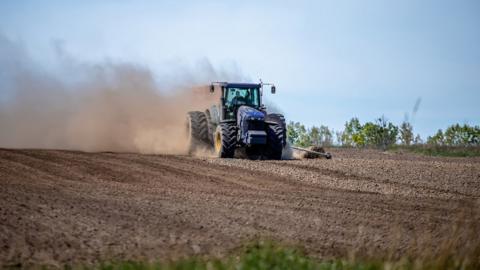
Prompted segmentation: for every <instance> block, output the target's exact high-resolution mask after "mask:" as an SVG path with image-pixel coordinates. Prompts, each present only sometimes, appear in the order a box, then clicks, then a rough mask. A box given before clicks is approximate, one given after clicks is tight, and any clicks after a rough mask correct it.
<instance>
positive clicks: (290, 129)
mask: <svg viewBox="0 0 480 270" xmlns="http://www.w3.org/2000/svg"><path fill="white" fill-rule="evenodd" d="M287 138H288V140H289V141H290V143H291V144H293V145H298V146H303V147H305V146H307V145H309V144H310V138H309V135H308V134H307V129H306V128H305V126H304V125H302V124H300V123H299V122H292V121H291V122H289V123H288V125H287Z"/></svg>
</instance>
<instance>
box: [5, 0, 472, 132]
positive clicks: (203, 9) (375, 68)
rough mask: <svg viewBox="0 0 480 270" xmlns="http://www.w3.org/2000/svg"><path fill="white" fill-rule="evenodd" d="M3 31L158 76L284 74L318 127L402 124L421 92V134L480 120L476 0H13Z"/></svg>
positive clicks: (293, 109)
mask: <svg viewBox="0 0 480 270" xmlns="http://www.w3.org/2000/svg"><path fill="white" fill-rule="evenodd" d="M0 33H1V34H3V35H4V36H6V37H7V38H9V39H11V40H15V41H17V42H20V43H21V44H23V46H24V47H25V48H26V50H28V52H29V53H30V55H31V56H32V57H33V58H35V59H36V60H38V61H39V62H42V63H45V65H46V66H48V65H49V62H50V61H52V57H53V51H54V50H52V47H53V46H54V44H58V43H61V44H62V47H63V48H64V49H65V51H67V52H68V53H69V54H70V55H71V56H72V57H74V58H76V59H81V60H82V61H89V62H96V61H104V60H105V59H111V60H112V61H128V62H134V63H138V64H141V65H145V66H147V67H149V68H151V69H152V70H153V71H154V72H155V73H156V74H165V73H166V72H167V73H168V72H176V71H178V70H181V68H182V67H183V68H192V67H196V66H197V67H198V66H200V67H201V66H202V65H198V63H202V61H210V63H211V64H212V65H213V67H215V68H216V69H220V70H221V69H228V70H232V69H233V70H239V71H240V72H241V73H242V74H243V75H244V76H245V77H247V78H250V79H251V80H252V81H257V80H258V78H262V79H263V80H264V81H269V82H274V83H276V85H277V95H275V96H270V95H269V96H267V98H268V99H270V100H272V101H273V102H274V103H275V104H276V105H277V106H278V107H280V108H281V109H282V110H283V112H284V113H285V115H286V117H287V118H288V119H289V120H294V121H300V122H303V123H305V124H307V125H320V124H325V125H328V126H329V127H333V128H335V129H341V128H342V126H343V124H344V122H345V121H346V120H348V119H350V118H351V117H353V116H356V117H359V118H360V120H361V121H362V122H365V121H372V120H374V119H375V118H377V117H379V116H381V115H385V116H386V117H387V119H389V120H391V121H393V122H395V123H396V124H399V123H400V122H401V121H402V120H403V119H404V116H405V113H411V111H412V108H413V106H414V104H415V102H416V100H417V99H418V98H421V104H420V108H419V110H418V113H417V114H416V116H415V119H414V123H413V124H414V128H415V132H418V133H420V134H421V135H422V137H424V136H425V135H427V134H432V133H433V132H434V131H435V130H437V129H438V128H445V127H446V126H447V125H449V124H452V123H457V122H459V123H468V124H473V125H478V124H480V105H479V104H480V1H477V0H471V1H467V0H456V1H454V0H452V1H443V0H422V1H418V0H402V1H385V0H378V1H374V0H371V1H355V0H352V1H341V0H340V1H249V0H243V1H48V0H45V1H14V0H11V1H8V0H6V1H1V2H0ZM0 64H1V63H0ZM172 67H174V68H172Z"/></svg>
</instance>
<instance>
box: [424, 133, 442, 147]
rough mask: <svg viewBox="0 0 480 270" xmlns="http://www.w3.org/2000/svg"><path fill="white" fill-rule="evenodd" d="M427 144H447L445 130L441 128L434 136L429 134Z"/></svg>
mask: <svg viewBox="0 0 480 270" xmlns="http://www.w3.org/2000/svg"><path fill="white" fill-rule="evenodd" d="M427 144H431V145H445V137H444V135H443V131H442V130H441V129H439V130H438V131H437V133H435V135H433V136H428V138H427Z"/></svg>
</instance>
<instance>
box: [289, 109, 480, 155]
mask: <svg viewBox="0 0 480 270" xmlns="http://www.w3.org/2000/svg"><path fill="white" fill-rule="evenodd" d="M287 137H288V139H289V141H290V143H292V144H294V145H297V146H301V147H308V146H311V145H322V146H332V145H338V146H347V147H376V148H382V149H384V150H385V149H387V148H388V147H390V146H392V145H404V146H410V145H433V146H464V147H469V146H480V126H470V125H468V124H464V125H460V124H453V125H451V126H449V127H447V129H445V131H443V130H442V129H439V130H438V131H437V133H435V134H434V135H432V136H428V137H427V139H426V140H425V141H424V140H423V139H422V138H421V137H420V135H419V134H417V135H414V133H413V126H412V124H411V123H409V122H408V121H404V122H402V123H401V124H400V125H399V126H397V125H395V124H393V123H392V122H390V121H388V120H387V119H386V118H385V117H384V116H382V117H379V118H377V119H375V121H371V122H366V123H364V124H362V123H361V122H360V120H359V119H358V118H356V117H354V118H352V119H350V120H349V121H347V122H346V123H345V126H344V129H343V130H340V131H334V130H333V129H330V128H328V127H327V126H324V125H321V126H319V127H317V126H313V127H310V128H307V127H305V125H303V124H301V123H299V122H289V123H288V124H287Z"/></svg>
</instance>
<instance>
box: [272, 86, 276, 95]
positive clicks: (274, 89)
mask: <svg viewBox="0 0 480 270" xmlns="http://www.w3.org/2000/svg"><path fill="white" fill-rule="evenodd" d="M275 91H276V88H275V85H272V94H275Z"/></svg>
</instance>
